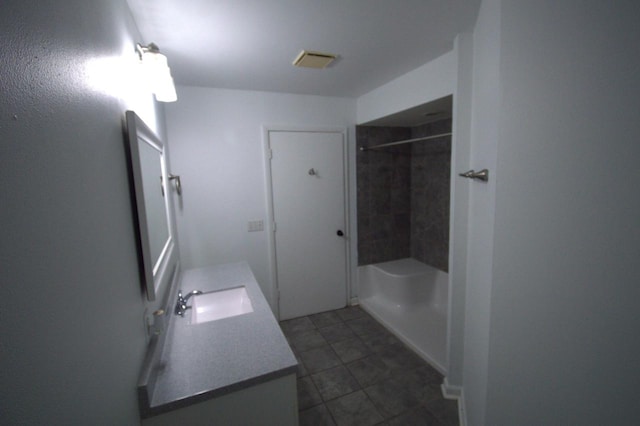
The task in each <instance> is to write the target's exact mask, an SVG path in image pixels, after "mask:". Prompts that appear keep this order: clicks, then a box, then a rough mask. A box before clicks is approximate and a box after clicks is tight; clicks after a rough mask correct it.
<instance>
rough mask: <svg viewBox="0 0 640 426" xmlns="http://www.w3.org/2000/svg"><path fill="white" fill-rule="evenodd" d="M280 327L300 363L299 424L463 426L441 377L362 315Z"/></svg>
mask: <svg viewBox="0 0 640 426" xmlns="http://www.w3.org/2000/svg"><path fill="white" fill-rule="evenodd" d="M280 325H281V327H282V329H283V331H284V333H285V336H286V337H287V340H289V342H290V344H291V346H292V349H293V350H294V353H295V354H296V358H297V359H298V363H299V365H298V395H299V396H298V406H299V409H300V412H299V415H300V424H301V425H336V424H337V425H370V424H377V425H385V426H400V425H402V426H412V425H415V426H423V425H434V426H453V425H455V426H458V425H459V423H458V406H457V402H456V401H450V400H446V399H444V398H443V397H442V391H441V389H440V385H441V383H442V380H443V376H442V375H441V374H440V373H439V372H438V371H437V370H435V369H434V368H433V367H431V366H430V365H429V364H427V363H426V362H424V361H423V360H422V359H421V358H420V357H419V356H418V355H416V354H415V353H414V352H413V351H412V350H411V349H409V348H408V347H407V346H406V345H404V344H403V343H402V342H401V341H400V340H399V339H398V338H396V337H395V336H394V335H393V334H392V333H391V332H389V331H388V330H387V329H385V328H384V327H383V326H382V325H380V324H379V323H377V322H376V321H375V320H374V319H373V317H371V316H370V315H369V314H368V313H366V312H365V311H363V310H362V309H360V308H358V307H348V308H344V309H339V310H336V311H330V312H323V313H321V314H315V315H312V316H309V317H302V318H296V319H293V320H288V321H283V322H281V323H280ZM323 398H324V401H326V402H324V403H323V402H322V401H323Z"/></svg>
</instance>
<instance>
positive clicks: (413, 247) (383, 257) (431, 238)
mask: <svg viewBox="0 0 640 426" xmlns="http://www.w3.org/2000/svg"><path fill="white" fill-rule="evenodd" d="M450 131H451V119H446V120H441V121H437V122H433V123H428V124H424V125H422V126H418V127H413V128H405V127H369V126H358V127H356V140H357V144H358V146H372V145H377V144H381V143H386V142H392V141H397V140H404V139H412V138H418V137H422V136H430V135H436V134H440V133H448V132H450ZM356 168H357V186H358V264H359V265H368V264H371V263H379V262H385V261H389V260H394V259H401V258H405V257H413V258H415V259H417V260H420V261H422V262H424V263H426V264H428V265H431V266H433V267H435V268H438V269H441V270H443V271H448V269H449V268H448V266H449V265H448V258H449V194H450V173H451V137H450V136H446V137H442V138H436V139H432V140H428V141H422V142H415V143H411V144H404V145H397V146H392V147H388V148H384V149H380V150H370V151H360V150H358V153H357V157H356Z"/></svg>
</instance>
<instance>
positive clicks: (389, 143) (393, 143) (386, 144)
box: [360, 132, 451, 151]
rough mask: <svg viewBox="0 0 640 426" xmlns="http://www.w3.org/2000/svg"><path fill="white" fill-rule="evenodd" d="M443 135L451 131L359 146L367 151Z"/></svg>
mask: <svg viewBox="0 0 640 426" xmlns="http://www.w3.org/2000/svg"><path fill="white" fill-rule="evenodd" d="M443 136H451V132H449V133H441V134H439V135H433V136H424V137H422V138H415V139H406V140H403V141H397V142H388V143H381V144H379V145H373V146H361V147H360V151H368V150H370V149H377V148H384V147H387V146H393V145H402V144H405V143H413V142H420V141H426V140H429V139H435V138H441V137H443Z"/></svg>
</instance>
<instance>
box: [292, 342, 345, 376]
mask: <svg viewBox="0 0 640 426" xmlns="http://www.w3.org/2000/svg"><path fill="white" fill-rule="evenodd" d="M300 358H301V359H302V362H304V366H305V367H306V368H307V371H308V372H309V373H311V374H313V373H317V372H319V371H323V370H327V369H329V368H331V367H335V366H337V365H340V364H341V362H340V358H338V355H336V353H335V352H334V350H333V349H332V348H331V346H328V345H327V346H323V347H321V348H316V349H311V350H310V351H306V352H301V353H300Z"/></svg>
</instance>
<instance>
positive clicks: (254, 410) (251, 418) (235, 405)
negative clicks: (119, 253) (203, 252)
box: [138, 262, 298, 426]
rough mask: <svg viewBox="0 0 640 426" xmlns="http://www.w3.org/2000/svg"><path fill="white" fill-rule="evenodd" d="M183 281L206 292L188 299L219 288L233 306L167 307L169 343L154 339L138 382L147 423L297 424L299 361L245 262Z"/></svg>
mask: <svg viewBox="0 0 640 426" xmlns="http://www.w3.org/2000/svg"><path fill="white" fill-rule="evenodd" d="M177 284H178V288H179V289H181V290H182V293H183V294H185V295H186V294H188V293H190V292H192V291H194V290H198V291H202V292H203V293H204V294H202V295H194V296H192V297H191V298H189V300H188V305H190V306H191V305H193V304H194V303H195V304H198V305H199V306H202V305H203V304H205V302H206V303H209V302H208V300H223V299H220V298H218V295H224V296H225V297H226V299H224V301H223V302H220V303H223V304H232V305H233V306H231V307H230V310H229V311H228V312H227V313H223V314H222V315H214V316H207V313H206V312H205V311H206V310H202V309H199V311H201V312H200V318H197V317H196V316H194V315H193V313H194V312H195V308H189V309H187V310H186V311H185V312H184V316H179V315H176V314H175V312H174V310H173V309H172V310H171V311H170V312H167V315H170V316H171V318H170V320H169V321H168V324H169V325H168V328H167V330H166V336H165V337H164V339H162V340H164V342H162V343H159V344H156V345H154V344H153V342H152V345H151V346H150V348H149V351H150V353H149V354H148V355H147V359H146V361H145V365H144V368H143V371H142V374H141V377H140V381H139V385H138V395H139V404H140V414H141V418H142V424H143V425H145V426H151V425H169V424H171V425H174V424H189V425H200V424H203V425H204V424H207V425H209V424H224V425H266V424H274V425H296V424H297V423H298V410H297V395H296V368H297V362H296V359H295V356H294V355H293V352H292V351H291V348H290V347H289V345H288V343H287V341H286V339H285V337H284V335H283V334H282V331H281V330H280V327H279V325H278V323H277V321H276V319H275V317H274V316H273V313H272V312H271V309H270V307H269V305H268V303H267V301H266V300H265V298H264V296H263V294H262V292H261V290H260V287H259V286H258V283H257V282H256V280H255V278H254V276H253V273H252V272H251V270H250V269H249V266H248V265H247V263H246V262H239V263H231V264H224V265H217V266H211V267H205V268H199V269H192V270H186V271H184V272H182V274H181V277H179V281H178V282H177ZM229 289H231V291H225V290H229ZM176 293H177V292H176ZM229 297H230V298H229ZM246 297H248V299H249V300H246ZM197 298H202V299H200V300H201V302H199V301H198V300H197ZM202 301H204V302H202ZM173 302H174V303H175V301H173ZM170 307H171V308H173V305H170ZM216 309H217V308H216ZM203 313H204V314H203ZM220 316H222V318H220ZM211 318H216V319H213V320H212V319H211Z"/></svg>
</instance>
